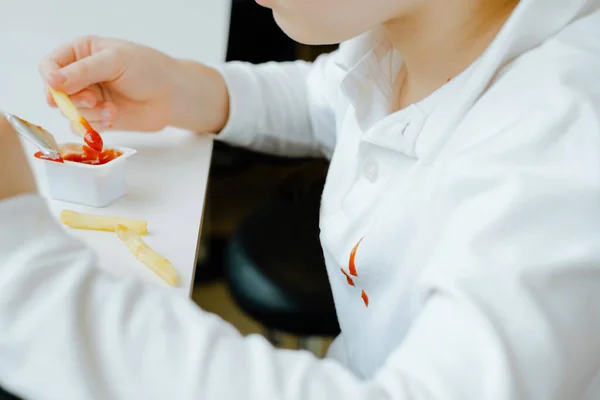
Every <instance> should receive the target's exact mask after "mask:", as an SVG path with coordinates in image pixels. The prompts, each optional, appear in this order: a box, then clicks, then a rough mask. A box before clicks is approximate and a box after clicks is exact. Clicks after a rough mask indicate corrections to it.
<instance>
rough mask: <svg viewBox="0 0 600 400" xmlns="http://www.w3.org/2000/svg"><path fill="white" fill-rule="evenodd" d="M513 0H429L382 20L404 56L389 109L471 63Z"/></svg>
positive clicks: (412, 100)
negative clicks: (399, 77)
mask: <svg viewBox="0 0 600 400" xmlns="http://www.w3.org/2000/svg"><path fill="white" fill-rule="evenodd" d="M518 3H519V0H494V1H487V2H485V1H484V2H473V1H465V0H430V1H429V2H427V3H426V4H424V5H422V6H415V7H414V9H413V10H411V12H409V13H407V14H406V15H402V16H400V17H398V18H395V19H392V20H390V21H388V22H386V23H385V24H384V29H385V31H386V33H387V35H388V37H389V39H390V41H391V42H392V44H393V46H394V47H395V48H396V50H397V51H398V52H399V53H400V54H401V55H402V58H403V59H404V67H403V71H402V72H401V74H402V75H403V76H402V77H401V79H397V80H396V81H397V82H398V85H397V87H396V96H395V99H394V102H393V104H392V110H391V111H392V112H393V111H397V110H399V109H402V108H404V107H406V106H408V105H410V104H413V103H415V102H417V101H419V100H422V99H424V98H425V97H427V96H429V95H430V94H431V93H433V92H434V91H435V90H437V89H439V88H440V87H441V86H443V85H444V84H445V83H446V82H448V80H449V79H452V78H454V77H455V76H457V75H458V74H460V73H461V72H462V71H464V70H465V69H466V68H467V67H468V66H469V65H470V64H471V63H473V62H474V61H475V60H476V59H477V58H478V57H479V56H480V55H481V54H482V53H483V52H484V51H485V49H486V48H487V47H488V46H489V45H490V43H491V42H492V41H493V40H494V38H495V37H496V35H497V34H498V32H499V31H500V29H501V28H502V25H504V22H505V21H506V20H507V19H508V17H509V16H510V14H511V12H512V11H513V10H514V8H515V7H516V5H517V4H518Z"/></svg>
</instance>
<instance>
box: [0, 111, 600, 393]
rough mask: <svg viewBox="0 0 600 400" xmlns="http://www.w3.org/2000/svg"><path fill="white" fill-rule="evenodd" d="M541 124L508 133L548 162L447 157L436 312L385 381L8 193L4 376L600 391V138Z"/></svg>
mask: <svg viewBox="0 0 600 400" xmlns="http://www.w3.org/2000/svg"><path fill="white" fill-rule="evenodd" d="M538 122H540V121H536V123H532V124H521V127H520V128H522V129H521V130H519V131H512V132H509V133H508V134H509V135H515V134H518V135H519V136H518V137H524V139H523V140H524V142H523V143H528V141H529V140H532V138H534V137H535V139H536V140H537V143H543V144H545V146H544V149H545V150H543V151H539V152H537V156H536V158H532V157H531V154H532V153H531V152H530V151H523V148H522V147H519V149H521V150H520V151H519V150H517V149H510V148H507V147H506V146H503V145H502V143H501V142H499V143H494V142H493V141H491V143H490V146H489V148H490V149H491V150H487V153H486V150H483V151H482V149H480V148H478V149H477V150H478V151H476V152H473V151H465V152H463V154H460V155H457V156H456V157H453V158H452V161H451V162H449V163H448V164H447V165H446V168H445V169H444V174H443V176H441V177H440V186H439V193H437V194H436V196H434V199H435V204H438V206H437V208H434V210H433V211H432V215H431V218H432V219H433V220H435V221H437V222H438V225H437V226H438V229H437V231H436V232H437V233H438V234H439V238H440V239H439V240H438V241H437V244H436V245H434V246H432V248H431V254H432V255H431V258H430V260H429V262H428V263H427V265H425V266H424V268H425V272H424V275H423V279H422V282H421V283H420V287H421V288H422V294H423V296H422V303H421V305H420V311H419V313H418V316H417V318H416V320H415V322H414V324H413V326H412V327H411V330H410V332H409V334H408V336H407V337H406V339H405V340H404V341H403V343H402V344H401V345H400V346H399V347H398V348H397V349H395V350H394V351H393V352H392V353H391V354H390V356H389V358H388V360H387V361H386V363H385V365H384V366H382V368H381V369H380V371H379V372H378V373H377V374H376V375H375V376H374V377H373V379H368V380H364V379H361V378H359V377H357V376H355V375H353V374H352V373H351V372H350V371H349V370H348V369H347V368H345V367H344V366H343V365H341V364H339V363H338V362H336V361H334V360H318V359H317V358H315V357H313V356H312V355H311V354H309V353H307V352H299V351H288V350H276V349H273V348H272V347H271V346H270V345H269V343H268V342H266V341H265V340H264V339H263V338H261V337H259V336H250V337H246V338H244V337H242V336H241V335H240V334H239V333H238V332H237V331H236V330H235V329H234V328H233V327H232V326H230V325H229V324H227V323H226V322H224V321H223V320H221V319H220V318H218V317H217V316H215V315H212V314H208V313H206V312H204V311H202V310H200V309H199V308H198V307H196V306H195V305H194V304H193V303H192V302H191V301H188V300H186V299H181V298H179V297H178V296H175V295H174V294H172V293H170V292H168V291H166V290H164V289H162V288H158V287H154V286H150V285H146V284H142V283H139V282H136V281H132V280H122V279H113V278H111V277H110V276H108V275H107V274H105V273H104V272H102V271H101V270H99V269H97V268H96V258H95V255H94V253H93V252H92V251H90V250H89V249H88V248H86V247H85V246H84V245H82V244H81V243H80V242H79V241H78V240H75V239H74V238H72V237H71V236H69V235H67V233H66V232H65V231H64V230H63V229H62V228H61V227H60V225H59V224H58V223H57V222H56V221H55V220H54V219H53V218H52V217H51V215H50V214H49V212H48V210H47V207H46V205H45V203H44V202H43V200H41V199H40V198H39V197H36V196H21V197H16V198H12V199H9V200H5V201H3V202H0V221H2V224H0V239H1V240H0V327H2V329H0V384H1V385H2V386H4V387H5V388H6V389H8V390H10V391H13V392H15V393H16V394H17V395H20V396H22V397H24V398H31V399H39V400H44V399H48V400H50V399H61V400H88V399H90V400H91V399H111V400H121V399H123V400H125V399H132V398H134V399H138V398H139V399H166V398H168V399H178V400H193V399H194V400H197V399H205V400H229V399H231V400H242V399H245V400H270V399H272V400H275V399H277V400H309V399H328V400H338V399H339V400H342V399H343V400H347V399H356V400H367V399H368V400H437V399H439V400H441V399H444V400H446V399H456V400H465V399H485V398H494V399H498V400H514V399H527V400H539V399H547V400H562V399H575V398H583V399H586V400H587V399H590V400H591V399H597V398H598V397H597V395H598V393H599V392H600V383H598V380H596V382H597V383H596V384H595V386H594V384H593V382H594V379H595V377H596V379H597V374H598V371H599V370H600V357H598V354H600V290H599V288H600V267H599V266H600V235H598V226H600V224H599V222H600V206H599V205H598V204H599V202H598V199H600V165H599V160H600V157H598V154H597V153H598V151H600V150H599V149H600V142H599V140H598V137H597V136H594V135H590V134H589V131H588V130H586V129H581V126H579V125H578V126H577V129H578V130H577V132H576V133H575V134H571V135H565V134H562V133H559V132H558V130H557V129H563V125H558V126H557V127H555V128H552V127H549V126H548V125H547V124H544V123H542V122H540V123H538ZM575 125H577V124H575ZM527 132H530V134H529V135H526V133H527ZM532 135H533V136H532ZM536 135H539V136H537V137H536ZM513 137H514V136H513ZM549 139H552V140H549ZM565 141H566V142H565ZM553 143H555V144H556V143H561V145H560V146H559V145H553ZM504 144H506V143H504ZM565 149H577V153H578V158H577V159H576V160H573V157H572V156H573V154H572V151H565ZM538 150H539V149H538ZM508 155H510V156H508ZM440 199H444V201H440ZM432 201H433V200H432ZM586 396H587V397H586Z"/></svg>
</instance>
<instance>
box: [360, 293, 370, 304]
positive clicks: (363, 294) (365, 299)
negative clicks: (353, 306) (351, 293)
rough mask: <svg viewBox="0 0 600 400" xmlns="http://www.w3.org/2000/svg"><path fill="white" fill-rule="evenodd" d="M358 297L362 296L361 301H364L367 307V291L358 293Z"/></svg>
mask: <svg viewBox="0 0 600 400" xmlns="http://www.w3.org/2000/svg"><path fill="white" fill-rule="evenodd" d="M360 297H362V299H363V301H364V302H365V307H369V296H367V292H365V291H364V290H363V291H362V293H361V294H360Z"/></svg>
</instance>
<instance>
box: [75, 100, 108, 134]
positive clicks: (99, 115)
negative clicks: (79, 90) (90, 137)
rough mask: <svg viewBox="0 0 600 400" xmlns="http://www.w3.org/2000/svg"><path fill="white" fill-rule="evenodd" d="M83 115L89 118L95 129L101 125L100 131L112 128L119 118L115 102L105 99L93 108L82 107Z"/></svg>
mask: <svg viewBox="0 0 600 400" xmlns="http://www.w3.org/2000/svg"><path fill="white" fill-rule="evenodd" d="M81 115H83V116H84V117H85V119H87V120H88V122H89V123H90V124H91V125H92V127H93V128H94V129H96V127H99V128H100V129H98V130H100V131H102V130H106V129H110V128H112V127H113V125H114V124H115V122H116V119H117V107H116V106H115V104H114V103H113V102H110V101H105V102H102V103H98V104H97V105H96V106H95V107H93V108H88V109H81Z"/></svg>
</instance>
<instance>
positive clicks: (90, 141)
mask: <svg viewBox="0 0 600 400" xmlns="http://www.w3.org/2000/svg"><path fill="white" fill-rule="evenodd" d="M79 123H80V124H81V125H82V126H83V127H84V128H85V136H84V137H83V141H84V142H85V144H87V145H88V146H89V147H91V148H92V149H93V150H96V151H102V148H103V147H104V142H103V141H102V136H100V134H99V133H98V132H96V130H94V128H92V126H91V125H90V123H89V122H87V120H86V119H85V118H83V117H82V118H81V119H80V120H79Z"/></svg>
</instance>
